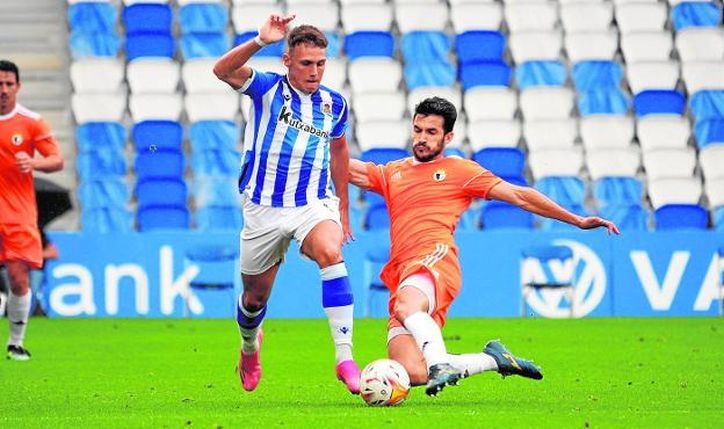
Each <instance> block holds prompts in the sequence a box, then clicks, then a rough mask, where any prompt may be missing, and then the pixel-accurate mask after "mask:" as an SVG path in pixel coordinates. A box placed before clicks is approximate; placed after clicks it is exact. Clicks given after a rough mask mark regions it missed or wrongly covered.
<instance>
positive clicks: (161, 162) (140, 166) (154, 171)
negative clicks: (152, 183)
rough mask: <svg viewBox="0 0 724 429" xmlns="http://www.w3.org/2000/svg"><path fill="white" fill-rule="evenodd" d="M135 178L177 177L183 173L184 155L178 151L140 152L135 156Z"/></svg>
mask: <svg viewBox="0 0 724 429" xmlns="http://www.w3.org/2000/svg"><path fill="white" fill-rule="evenodd" d="M135 170H136V178H137V179H138V180H139V181H141V180H145V179H179V178H181V177H183V174H184V155H183V153H181V152H179V151H171V150H158V151H155V152H150V151H149V152H146V151H144V152H140V153H139V154H138V155H137V156H136V163H135Z"/></svg>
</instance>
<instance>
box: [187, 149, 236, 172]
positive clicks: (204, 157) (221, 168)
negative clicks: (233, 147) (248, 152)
mask: <svg viewBox="0 0 724 429" xmlns="http://www.w3.org/2000/svg"><path fill="white" fill-rule="evenodd" d="M239 165H241V154H239V152H237V151H230V150H214V149H208V150H204V151H195V152H192V153H191V170H192V171H193V173H194V174H195V175H205V176H227V177H228V176H234V175H238V174H239Z"/></svg>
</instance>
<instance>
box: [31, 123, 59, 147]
mask: <svg viewBox="0 0 724 429" xmlns="http://www.w3.org/2000/svg"><path fill="white" fill-rule="evenodd" d="M33 143H34V144H35V149H36V150H37V151H38V152H40V153H41V154H42V155H43V156H49V155H57V154H59V153H60V149H59V148H58V143H57V142H56V141H55V137H53V133H52V132H51V131H50V127H49V126H48V123H47V122H46V121H45V119H39V120H38V121H36V122H35V124H34V127H33Z"/></svg>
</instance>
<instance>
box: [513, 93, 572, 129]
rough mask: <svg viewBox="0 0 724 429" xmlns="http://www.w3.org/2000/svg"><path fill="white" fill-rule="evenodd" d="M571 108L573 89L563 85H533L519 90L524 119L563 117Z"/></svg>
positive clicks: (569, 112)
mask: <svg viewBox="0 0 724 429" xmlns="http://www.w3.org/2000/svg"><path fill="white" fill-rule="evenodd" d="M571 110H573V91H572V90H571V89H570V88H565V87H533V88H528V89H526V90H525V91H521V92H520V111H521V113H522V114H523V118H525V120H526V121H527V120H531V119H565V118H568V117H569V116H570V114H571Z"/></svg>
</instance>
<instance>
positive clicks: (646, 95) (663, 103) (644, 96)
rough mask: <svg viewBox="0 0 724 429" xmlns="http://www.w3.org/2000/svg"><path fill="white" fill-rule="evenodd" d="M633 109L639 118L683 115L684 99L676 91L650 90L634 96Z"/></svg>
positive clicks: (682, 95)
mask: <svg viewBox="0 0 724 429" xmlns="http://www.w3.org/2000/svg"><path fill="white" fill-rule="evenodd" d="M633 107H634V112H635V113H636V116H639V117H640V116H646V115H651V114H655V115H662V114H663V115H683V114H684V110H685V109H686V98H685V97H684V94H682V93H680V92H678V91H673V90H663V89H661V90H660V89H650V90H647V91H641V92H639V93H638V94H636V95H635V96H634V99H633Z"/></svg>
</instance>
